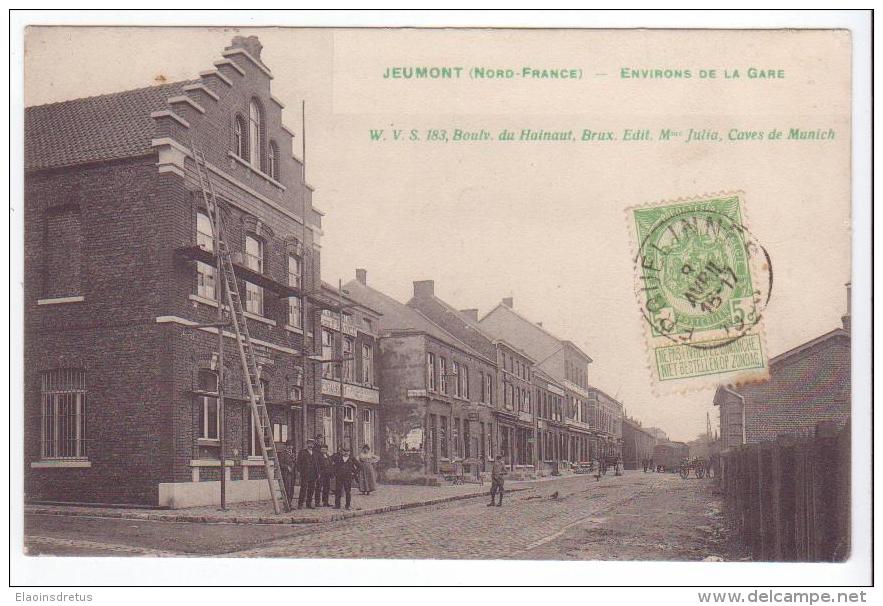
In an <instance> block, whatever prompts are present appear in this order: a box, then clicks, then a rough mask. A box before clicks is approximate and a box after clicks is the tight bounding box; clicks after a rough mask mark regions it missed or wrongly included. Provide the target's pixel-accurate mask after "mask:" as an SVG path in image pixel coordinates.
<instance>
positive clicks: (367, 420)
mask: <svg viewBox="0 0 883 606" xmlns="http://www.w3.org/2000/svg"><path fill="white" fill-rule="evenodd" d="M362 437H363V438H364V439H365V444H367V445H368V448H370V449H371V452H374V411H373V410H371V409H370V408H365V409H364V410H362Z"/></svg>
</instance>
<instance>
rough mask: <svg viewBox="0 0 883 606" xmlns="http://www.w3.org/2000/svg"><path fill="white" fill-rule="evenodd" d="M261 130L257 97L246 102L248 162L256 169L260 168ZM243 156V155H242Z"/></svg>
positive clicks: (261, 121)
mask: <svg viewBox="0 0 883 606" xmlns="http://www.w3.org/2000/svg"><path fill="white" fill-rule="evenodd" d="M262 131H263V112H262V111H261V106H260V105H259V104H258V101H257V99H252V100H251V102H250V103H249V104H248V143H249V149H248V151H249V156H248V162H249V164H251V165H252V166H253V167H254V168H256V169H257V170H261V148H262V147H263V146H262V144H261V132H262ZM243 157H244V156H243Z"/></svg>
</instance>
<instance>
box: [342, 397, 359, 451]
mask: <svg viewBox="0 0 883 606" xmlns="http://www.w3.org/2000/svg"><path fill="white" fill-rule="evenodd" d="M341 410H342V411H343V443H344V444H346V445H347V446H349V447H350V449H352V450H353V451H355V450H356V443H355V440H356V433H355V425H356V409H355V408H354V407H352V406H344V407H343V408H342V409H341Z"/></svg>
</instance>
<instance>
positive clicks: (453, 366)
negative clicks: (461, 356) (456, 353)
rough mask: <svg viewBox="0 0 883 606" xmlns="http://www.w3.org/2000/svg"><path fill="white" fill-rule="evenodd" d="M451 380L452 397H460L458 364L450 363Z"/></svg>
mask: <svg viewBox="0 0 883 606" xmlns="http://www.w3.org/2000/svg"><path fill="white" fill-rule="evenodd" d="M451 375H452V376H451V379H453V381H454V395H455V396H458V397H459V396H460V363H459V362H453V361H452V362H451Z"/></svg>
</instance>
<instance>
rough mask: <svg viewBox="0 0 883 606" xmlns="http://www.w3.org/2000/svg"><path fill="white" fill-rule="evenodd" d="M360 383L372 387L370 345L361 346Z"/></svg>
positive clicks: (372, 351)
mask: <svg viewBox="0 0 883 606" xmlns="http://www.w3.org/2000/svg"><path fill="white" fill-rule="evenodd" d="M362 383H364V384H365V385H374V350H373V349H372V348H371V345H368V344H364V345H362Z"/></svg>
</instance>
